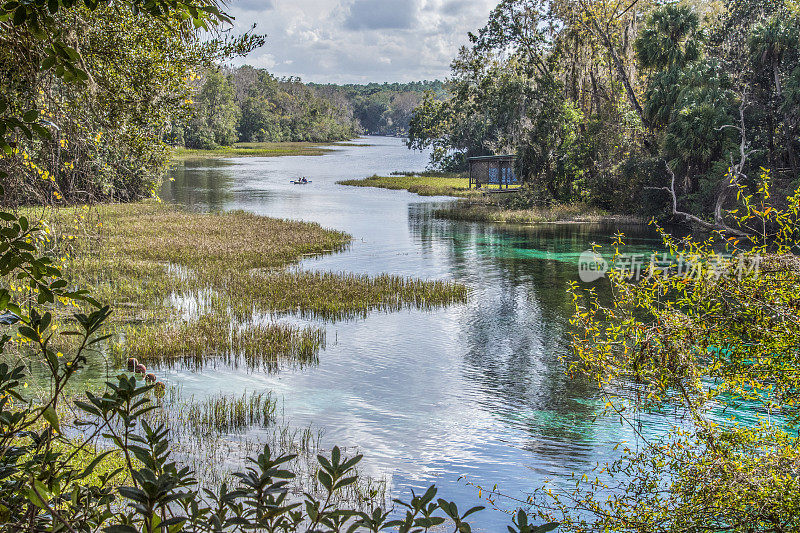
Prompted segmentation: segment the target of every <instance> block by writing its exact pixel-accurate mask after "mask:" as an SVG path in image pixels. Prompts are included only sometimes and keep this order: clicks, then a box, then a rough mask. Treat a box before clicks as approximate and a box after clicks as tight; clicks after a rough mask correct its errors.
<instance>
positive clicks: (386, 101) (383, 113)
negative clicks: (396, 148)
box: [309, 80, 447, 135]
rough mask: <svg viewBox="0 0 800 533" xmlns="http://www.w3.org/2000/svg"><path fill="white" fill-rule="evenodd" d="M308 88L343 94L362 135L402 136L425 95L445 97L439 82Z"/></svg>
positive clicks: (444, 91) (444, 87)
mask: <svg viewBox="0 0 800 533" xmlns="http://www.w3.org/2000/svg"><path fill="white" fill-rule="evenodd" d="M309 86H311V87H314V88H318V89H321V90H324V91H330V92H336V93H338V94H342V95H344V97H345V98H346V99H347V101H348V102H350V105H351V106H352V108H353V115H354V116H355V118H356V119H358V121H359V124H360V125H361V128H362V130H363V132H364V133H367V134H371V135H406V134H407V133H408V128H409V124H410V122H411V117H412V115H413V112H414V109H415V108H416V107H417V106H418V105H419V104H421V103H422V99H423V97H424V96H425V94H426V93H431V94H432V95H433V97H434V98H435V99H437V100H438V99H442V98H445V97H446V95H447V86H446V84H445V83H444V82H442V81H439V80H434V81H427V80H424V81H413V82H410V83H368V84H365V85H357V84H346V85H334V84H325V85H318V84H313V83H310V84H309Z"/></svg>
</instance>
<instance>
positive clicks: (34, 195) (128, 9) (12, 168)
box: [0, 1, 258, 204]
mask: <svg viewBox="0 0 800 533" xmlns="http://www.w3.org/2000/svg"><path fill="white" fill-rule="evenodd" d="M227 22H230V19H229V18H228V17H227V16H226V15H224V14H222V13H221V12H220V11H219V9H218V8H217V7H216V5H215V4H213V3H203V2H201V3H196V4H195V3H191V2H178V1H174V2H173V1H169V2H151V3H147V4H141V3H138V2H123V3H121V4H117V3H115V4H114V5H110V3H109V2H105V1H103V2H89V3H86V4H85V5H83V3H81V4H79V3H76V2H73V1H68V2H50V3H46V2H34V3H27V2H26V3H17V2H7V3H5V4H3V6H2V7H0V28H2V29H1V30H0V34H2V38H0V39H2V42H3V46H2V52H0V137H1V140H0V172H2V175H3V177H4V178H5V181H6V185H7V186H6V195H5V196H4V198H3V201H4V202H5V203H6V204H22V203H37V204H50V203H61V202H75V201H93V200H97V199H108V198H113V199H120V200H131V199H136V198H141V197H146V196H150V195H152V194H153V190H154V189H155V188H156V186H157V184H158V181H159V179H160V177H161V174H162V171H163V169H164V166H165V164H166V162H167V159H168V152H167V150H166V148H165V146H164V145H163V144H162V143H161V142H160V139H161V137H162V135H163V133H164V131H165V129H167V128H169V126H170V123H171V121H172V120H174V118H175V117H177V116H180V115H183V114H185V113H186V111H187V103H186V99H187V98H188V95H189V89H190V87H189V85H188V81H187V79H188V75H189V73H190V72H191V71H192V70H193V69H195V68H197V67H199V66H200V65H203V64H206V63H208V62H210V61H211V60H213V59H215V58H221V57H225V56H228V55H230V54H233V53H239V52H243V51H246V50H248V49H249V48H251V47H252V46H255V45H257V44H258V38H257V37H253V36H250V35H246V36H244V37H242V38H238V39H232V40H230V39H229V40H227V41H225V40H220V39H212V40H210V41H201V39H200V34H199V31H201V30H202V29H209V30H210V29H213V27H215V26H216V25H217V24H220V23H227Z"/></svg>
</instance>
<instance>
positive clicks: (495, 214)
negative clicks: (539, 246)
mask: <svg viewBox="0 0 800 533" xmlns="http://www.w3.org/2000/svg"><path fill="white" fill-rule="evenodd" d="M433 216H434V217H436V218H442V219H447V220H462V221H468V222H490V223H500V224H542V223H548V222H606V221H609V222H610V221H616V222H626V223H638V222H641V220H640V219H638V218H636V217H629V216H622V215H609V214H608V213H607V212H605V211H603V210H602V209H598V208H596V207H591V206H588V205H586V204H582V203H574V204H556V205H552V206H546V207H532V208H528V209H510V208H508V207H504V206H502V205H496V204H492V203H466V202H465V203H458V204H455V205H453V206H450V207H444V208H440V209H437V210H436V211H434V213H433Z"/></svg>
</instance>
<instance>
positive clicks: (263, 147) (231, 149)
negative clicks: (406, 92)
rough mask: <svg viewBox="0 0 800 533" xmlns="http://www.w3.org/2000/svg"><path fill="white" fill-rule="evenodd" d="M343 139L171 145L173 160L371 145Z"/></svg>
mask: <svg viewBox="0 0 800 533" xmlns="http://www.w3.org/2000/svg"><path fill="white" fill-rule="evenodd" d="M357 138H358V137H356V138H354V139H346V140H341V141H328V142H311V141H285V142H261V143H235V144H233V145H232V146H221V147H219V148H210V149H195V148H184V147H180V146H178V147H171V149H172V154H171V157H170V159H171V161H173V162H175V161H184V160H188V159H206V158H225V157H284V156H320V155H325V154H327V153H330V152H333V151H334V150H335V148H336V147H338V146H369V145H368V144H361V143H356V142H353V141H354V140H355V139H357Z"/></svg>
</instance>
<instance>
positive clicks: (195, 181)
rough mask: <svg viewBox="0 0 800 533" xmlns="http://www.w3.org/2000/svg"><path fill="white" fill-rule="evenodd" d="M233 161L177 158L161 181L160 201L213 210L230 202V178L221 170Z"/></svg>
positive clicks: (231, 180)
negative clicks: (165, 178) (167, 176)
mask: <svg viewBox="0 0 800 533" xmlns="http://www.w3.org/2000/svg"><path fill="white" fill-rule="evenodd" d="M232 165H233V162H231V161H229V160H225V159H188V160H186V161H177V162H175V163H174V164H173V166H172V167H171V168H170V172H169V179H168V180H165V181H164V184H163V186H162V188H161V193H160V195H159V196H160V197H161V199H162V200H164V201H167V202H171V203H176V204H181V205H185V206H189V207H193V208H196V209H202V210H207V211H217V210H219V209H222V208H223V207H224V206H225V205H226V204H227V203H229V202H230V201H231V197H232V196H231V192H230V187H231V184H232V183H233V178H232V176H231V175H230V174H229V173H226V172H221V170H223V169H224V168H225V167H230V166H232Z"/></svg>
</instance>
